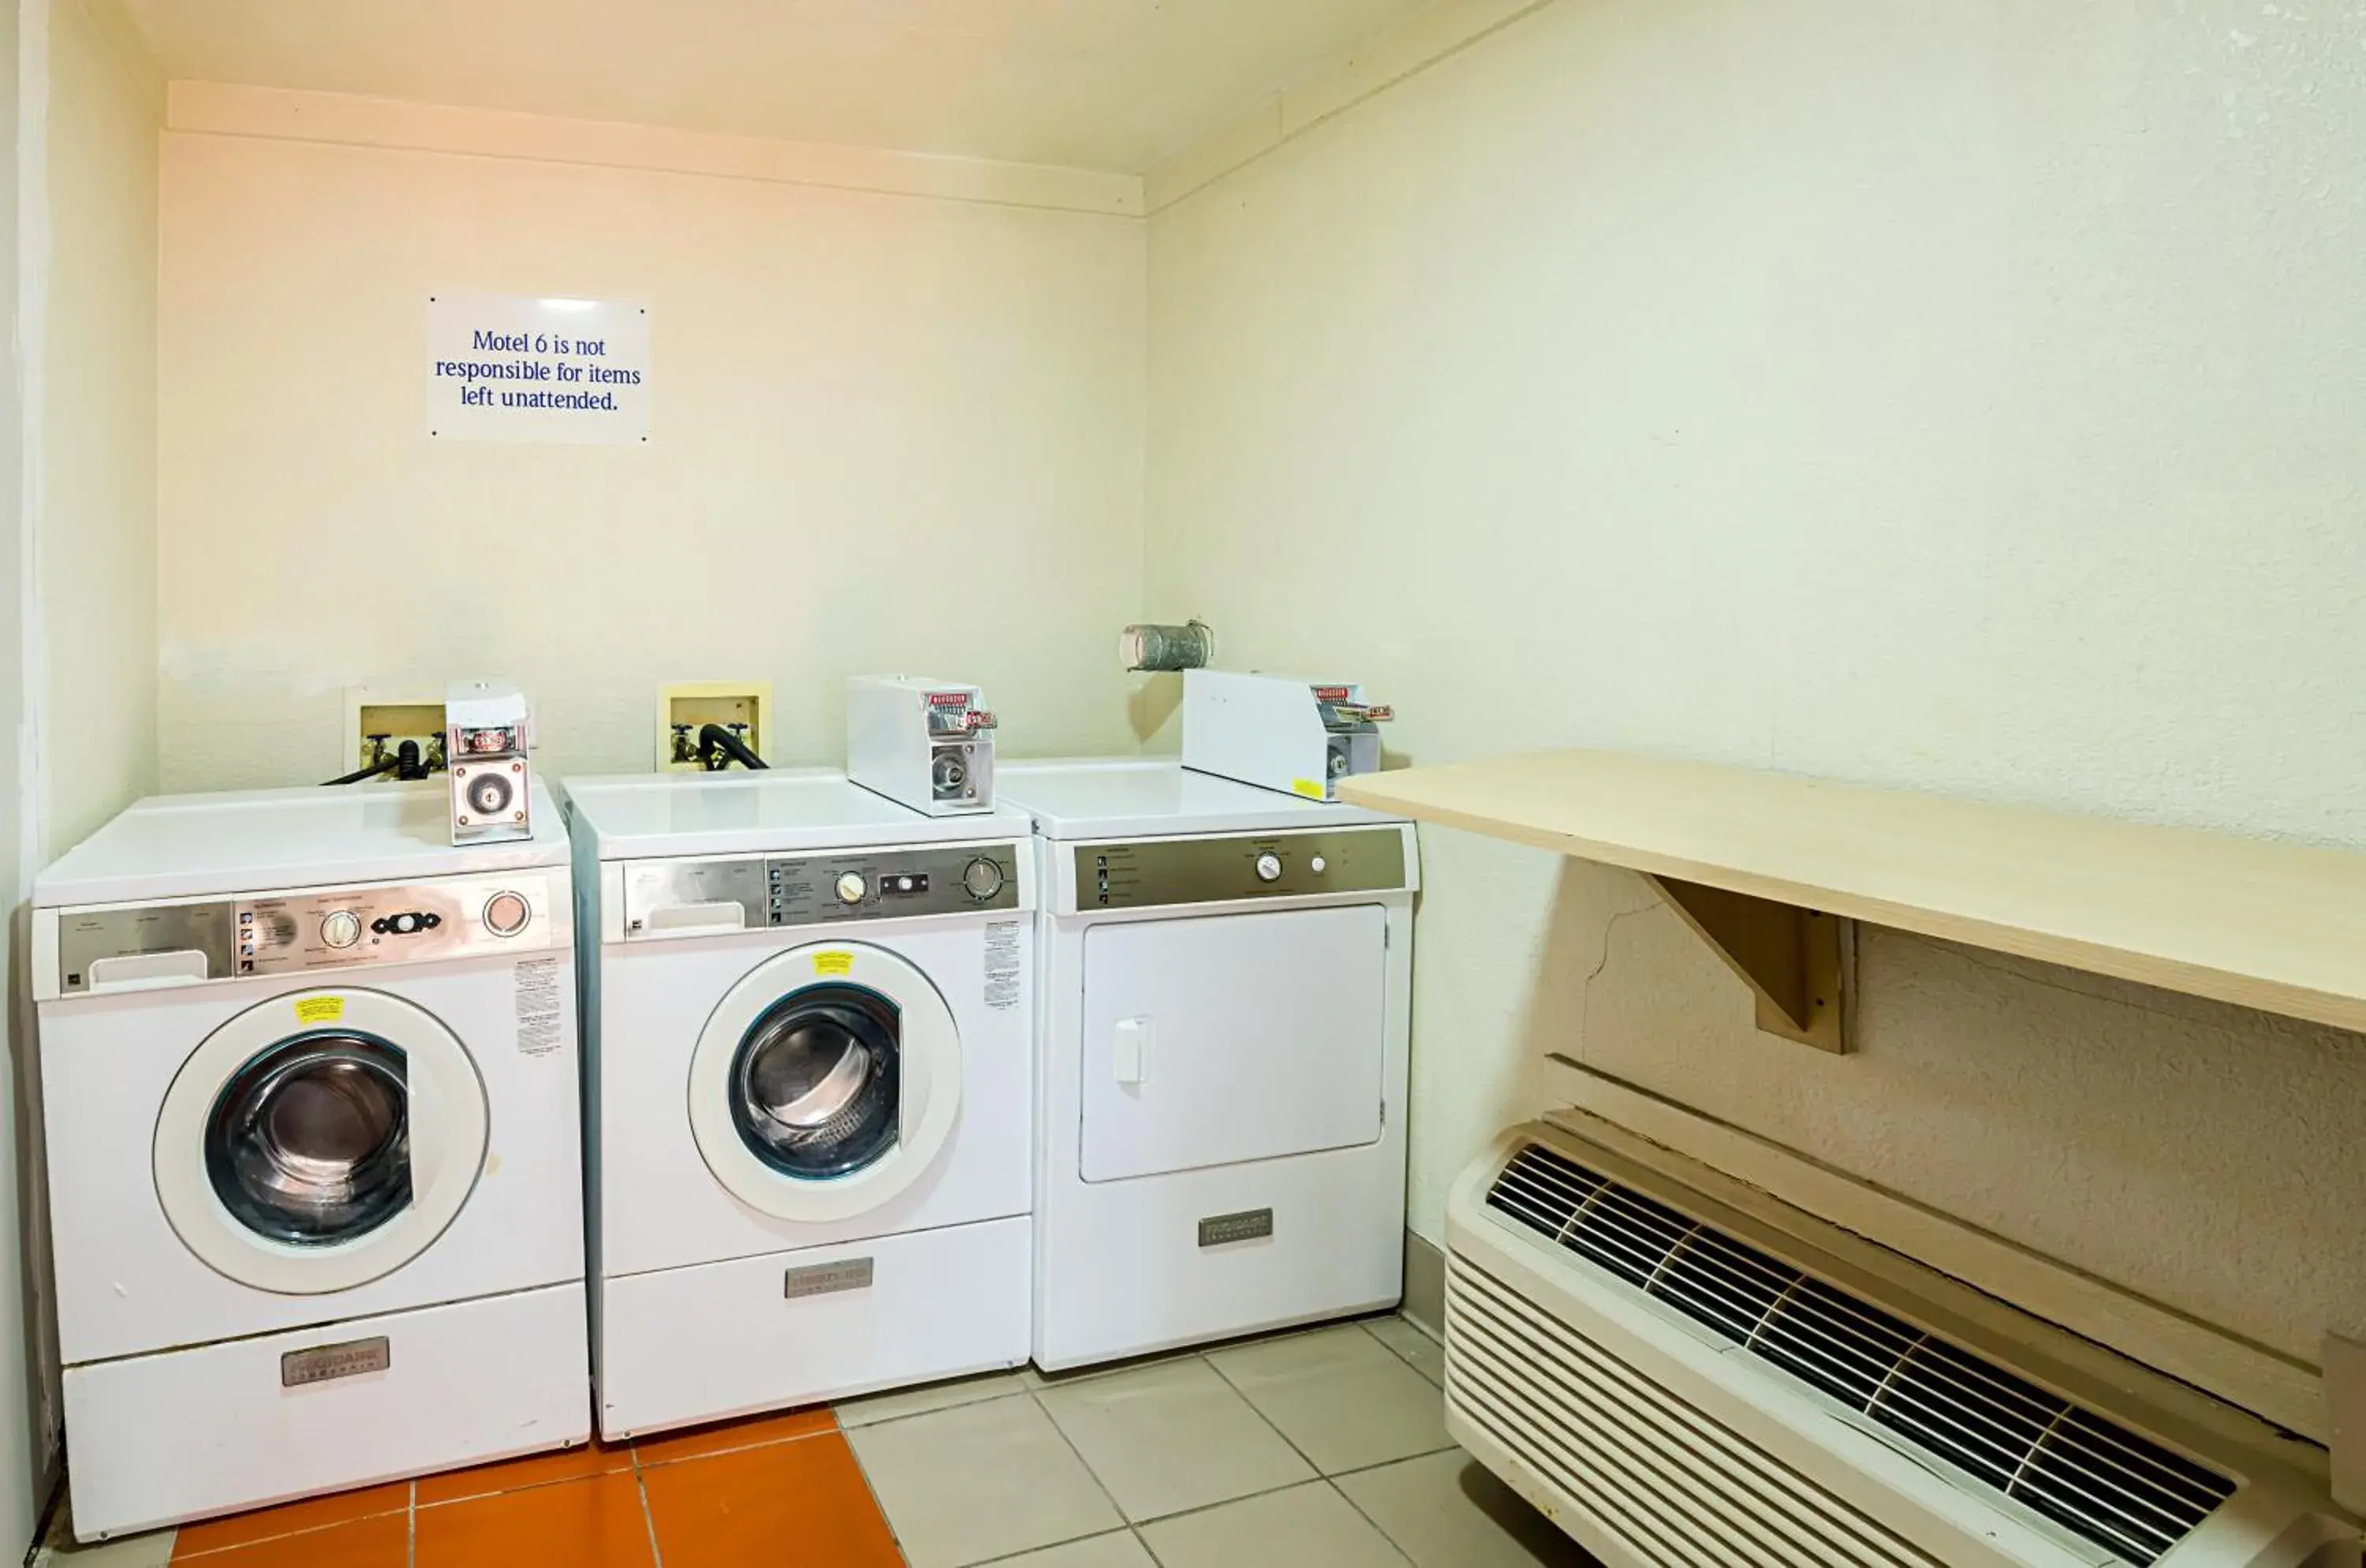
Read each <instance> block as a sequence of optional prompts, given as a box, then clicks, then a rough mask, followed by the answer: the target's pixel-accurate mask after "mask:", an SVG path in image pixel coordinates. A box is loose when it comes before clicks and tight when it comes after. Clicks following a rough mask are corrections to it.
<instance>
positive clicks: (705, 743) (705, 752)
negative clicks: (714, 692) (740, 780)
mask: <svg viewBox="0 0 2366 1568" xmlns="http://www.w3.org/2000/svg"><path fill="white" fill-rule="evenodd" d="M698 761H699V763H700V765H701V766H702V767H704V768H705V770H706V771H707V772H708V773H721V772H722V771H723V770H724V769H726V768H727V767H729V766H730V765H731V764H732V763H734V762H737V763H738V764H739V765H740V766H741V767H743V768H770V767H771V766H772V763H770V762H767V761H764V759H763V758H761V757H759V756H758V755H756V753H755V752H753V751H750V750H749V749H748V743H747V742H746V741H745V740H742V739H739V738H738V736H736V735H734V734H732V733H731V732H730V731H729V730H727V729H726V728H723V727H722V726H721V725H719V724H710V725H707V726H705V727H704V728H701V729H700V730H699V732H698Z"/></svg>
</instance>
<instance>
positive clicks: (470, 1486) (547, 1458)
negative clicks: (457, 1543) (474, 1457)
mask: <svg viewBox="0 0 2366 1568" xmlns="http://www.w3.org/2000/svg"><path fill="white" fill-rule="evenodd" d="M632 1468H633V1446H632V1444H630V1443H618V1444H617V1445H615V1446H614V1448H611V1447H609V1446H608V1445H607V1444H605V1443H603V1442H601V1441H600V1440H599V1439H597V1438H594V1439H592V1440H591V1442H590V1443H588V1444H586V1445H584V1446H583V1447H581V1448H573V1449H560V1450H558V1451H556V1452H554V1453H543V1454H528V1455H525V1456H524V1457H523V1458H520V1459H510V1460H501V1461H497V1462H495V1463H492V1464H479V1465H471V1466H470V1467H469V1468H468V1469H467V1470H453V1471H446V1472H445V1473H443V1474H442V1475H423V1476H421V1477H420V1478H419V1506H421V1507H423V1508H432V1507H434V1506H438V1505H440V1504H445V1503H457V1502H460V1501H462V1500H463V1499H466V1498H469V1497H490V1496H491V1495H493V1494H494V1493H496V1492H515V1491H518V1490H519V1489H521V1488H523V1487H527V1486H545V1485H548V1484H549V1483H552V1482H555V1481H583V1480H587V1479H589V1478H590V1477H591V1476H594V1475H606V1474H609V1473H610V1472H614V1471H619V1470H630V1469H632Z"/></svg>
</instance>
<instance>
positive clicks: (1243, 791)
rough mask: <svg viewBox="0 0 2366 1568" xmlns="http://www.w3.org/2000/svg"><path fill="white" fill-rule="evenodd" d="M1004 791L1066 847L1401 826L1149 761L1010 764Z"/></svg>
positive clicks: (1171, 763)
mask: <svg viewBox="0 0 2366 1568" xmlns="http://www.w3.org/2000/svg"><path fill="white" fill-rule="evenodd" d="M998 788H999V791H1000V794H1001V796H1002V800H1003V802H1004V804H1006V805H1008V806H1010V807H1015V808H1017V809H1018V810H1020V811H1023V812H1025V813H1026V814H1027V815H1028V816H1029V817H1031V818H1033V819H1034V823H1035V828H1036V830H1037V831H1038V832H1041V833H1042V834H1043V835H1045V836H1046V837H1048V838H1053V839H1064V840H1088V839H1136V838H1146V837H1153V836H1155V835H1158V834H1162V833H1275V832H1292V831H1304V830H1306V829H1320V828H1355V827H1363V826H1367V825H1370V824H1374V823H1381V822H1401V821H1403V818H1400V817H1384V816H1382V815H1380V813H1379V812H1376V811H1365V810H1362V809H1361V808H1359V807H1353V806H1339V805H1335V804H1331V803H1328V802H1324V801H1319V800H1305V799H1301V798H1300V797H1299V796H1297V795H1284V794H1282V793H1281V792H1280V791H1279V790H1272V789H1259V788H1258V787H1257V786H1256V785H1255V784H1240V783H1237V782H1235V781H1234V780H1232V779H1220V778H1218V777H1216V776H1215V775H1214V774H1212V773H1194V772H1192V771H1191V770H1190V769H1189V768H1186V767H1184V766H1183V765H1182V764H1181V763H1180V762H1176V761H1162V760H1159V759H1157V758H1146V757H1127V758H1110V759H1106V760H1098V761H1061V762H1004V763H1003V764H1002V765H1001V772H1000V783H999V785H998Z"/></svg>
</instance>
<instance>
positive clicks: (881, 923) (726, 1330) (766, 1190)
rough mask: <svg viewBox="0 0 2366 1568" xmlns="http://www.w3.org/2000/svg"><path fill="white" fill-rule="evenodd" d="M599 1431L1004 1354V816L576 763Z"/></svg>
mask: <svg viewBox="0 0 2366 1568" xmlns="http://www.w3.org/2000/svg"><path fill="white" fill-rule="evenodd" d="M562 789H563V791H564V793H565V795H566V796H567V809H568V812H569V818H570V822H571V825H572V829H573V833H574V839H575V845H576V855H577V886H578V888H579V897H580V899H581V900H582V906H581V910H580V918H581V922H582V924H583V926H584V928H585V930H586V931H587V932H591V931H596V932H597V933H598V937H599V942H598V945H597V947H596V948H593V947H591V945H590V944H589V943H588V942H587V945H586V951H585V962H584V964H583V965H582V976H583V983H584V987H585V990H584V999H583V1012H584V1018H585V1021H586V1024H585V1043H586V1049H587V1052H588V1053H589V1061H590V1067H589V1074H588V1077H587V1082H588V1083H589V1085H590V1086H591V1107H590V1116H591V1121H590V1128H591V1143H592V1145H593V1150H594V1153H593V1157H592V1159H591V1207H592V1213H593V1220H592V1227H591V1237H592V1251H593V1267H592V1275H593V1278H594V1280H595V1285H594V1291H593V1328H592V1339H593V1346H594V1361H595V1369H596V1382H597V1385H598V1391H599V1392H598V1404H599V1414H600V1428H601V1431H602V1432H603V1434H604V1435H606V1436H607V1437H609V1438H624V1437H626V1436H630V1435H632V1434H636V1433H643V1432H650V1431H656V1430H660V1429H663V1428H666V1427H681V1426H686V1425H690V1424H693V1423H696V1422H702V1421H711V1420H719V1419H722V1418H725V1417H727V1416H740V1415H746V1414H749V1413H751V1412H755V1411H760V1410H768V1409H778V1408H782V1407H785V1406H788V1405H794V1404H810V1403H814V1402H817V1401H822V1400H828V1399H837V1398H842V1397H845V1396H847V1395H851V1394H856V1393H867V1392H871V1391H874V1390H878V1389H884V1388H892V1387H896V1386H898V1385H903V1384H909V1383H918V1382H930V1381H932V1380H935V1379H939V1378H948V1377H955V1376H960V1375H962V1374H964V1373H968V1372H976V1371H987V1370H991V1369H997V1368H1005V1367H1010V1366H1015V1365H1018V1364H1020V1363H1021V1362H1023V1361H1025V1360H1026V1359H1027V1349H1028V1303H1029V1269H1030V1262H1031V1223H1030V1219H1029V1207H1030V1201H1031V1184H1030V1183H1031V1158H1032V1154H1031V1149H1032V1126H1033V1119H1032V1105H1031V1093H1032V1089H1031V1019H1032V1014H1031V953H1032V936H1033V931H1032V927H1031V920H1032V908H1033V903H1034V899H1033V887H1034V867H1033V863H1032V859H1031V855H1030V854H1029V852H1028V841H1027V834H1028V826H1027V822H1026V819H1025V818H1018V817H1011V816H1008V815H1005V814H996V813H981V814H974V815H971V816H967V817H961V818H929V817H926V816H923V815H921V814H920V813H918V812H916V811H913V810H910V809H908V808H907V807H902V806H898V805H896V804H895V803H894V802H892V801H889V800H886V799H884V798H883V797H881V796H879V795H873V794H872V793H871V792H869V791H867V790H864V789H862V788H860V787H858V786H856V785H854V784H850V783H849V782H847V780H846V779H845V778H844V777H843V776H842V775H840V774H838V773H820V772H792V771H787V770H775V771H772V772H766V773H731V774H692V775H654V776H646V777H631V778H610V779H570V780H567V781H565V783H564V784H563V785H562Z"/></svg>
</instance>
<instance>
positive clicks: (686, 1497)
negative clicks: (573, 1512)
mask: <svg viewBox="0 0 2366 1568" xmlns="http://www.w3.org/2000/svg"><path fill="white" fill-rule="evenodd" d="M641 1484H642V1485H643V1487H644V1488H645V1489H646V1490H647V1492H648V1500H649V1517H650V1519H651V1520H652V1522H654V1524H655V1525H656V1527H657V1538H658V1551H659V1554H660V1555H661V1556H662V1558H663V1559H664V1561H665V1565H666V1568H744V1565H745V1564H748V1563H753V1562H764V1563H772V1564H777V1565H778V1568H899V1565H900V1564H901V1563H902V1562H903V1561H904V1558H903V1554H902V1553H901V1552H899V1551H896V1538H895V1536H894V1534H893V1533H892V1532H890V1531H889V1529H888V1528H887V1521H886V1519H885V1518H884V1517H882V1516H881V1514H880V1512H879V1506H878V1504H876V1503H875V1502H873V1500H872V1496H871V1487H870V1485H869V1483H866V1482H865V1481H864V1480H863V1478H862V1467H861V1466H860V1465H858V1464H856V1463H855V1460H854V1450H851V1449H850V1448H848V1447H847V1446H846V1439H845V1438H842V1437H840V1436H839V1435H838V1434H837V1433H835V1432H830V1433H826V1434H824V1435H822V1436H819V1437H815V1438H806V1439H805V1440H804V1441H802V1442H788V1443H774V1444H772V1445H770V1446H768V1447H765V1448H759V1449H742V1450H738V1451H737V1452H735V1453H725V1454H716V1455H714V1456H712V1457H709V1458H704V1459H698V1460H692V1461H684V1462H682V1463H677V1464H669V1465H662V1466H659V1467H657V1468H654V1469H650V1470H645V1471H643V1472H641ZM420 1568H437V1565H435V1564H433V1563H430V1562H428V1560H427V1558H426V1556H425V1554H424V1553H422V1555H421V1557H420Z"/></svg>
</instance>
